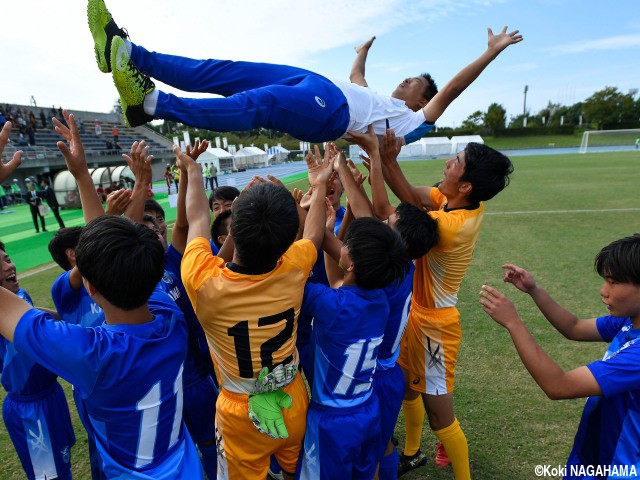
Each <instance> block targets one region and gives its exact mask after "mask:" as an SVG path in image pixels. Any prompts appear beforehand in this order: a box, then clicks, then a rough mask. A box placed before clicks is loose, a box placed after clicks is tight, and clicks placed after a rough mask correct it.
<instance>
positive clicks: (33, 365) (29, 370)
mask: <svg viewBox="0 0 640 480" xmlns="http://www.w3.org/2000/svg"><path fill="white" fill-rule="evenodd" d="M17 295H18V297H20V298H21V299H23V300H24V301H25V302H27V303H28V304H29V305H32V306H33V301H32V300H31V297H30V296H29V294H28V293H27V292H26V291H25V290H23V289H22V288H21V289H20V290H19V291H18V293H17ZM0 345H2V347H1V348H0V350H1V351H2V354H3V355H2V364H3V365H2V378H1V381H2V386H3V387H4V389H5V390H6V391H7V393H10V394H12V395H14V396H20V397H29V396H32V395H38V394H40V393H42V392H44V391H47V390H49V389H50V388H52V387H53V386H54V384H55V383H56V379H57V378H58V375H56V374H55V373H52V372H50V371H49V370H47V369H46V368H44V367H43V366H42V365H39V364H38V363H37V362H36V361H35V360H34V359H33V357H30V356H29V355H24V354H22V353H19V350H17V349H16V348H15V346H14V344H13V343H11V342H9V341H8V340H6V339H5V338H4V337H1V336H0Z"/></svg>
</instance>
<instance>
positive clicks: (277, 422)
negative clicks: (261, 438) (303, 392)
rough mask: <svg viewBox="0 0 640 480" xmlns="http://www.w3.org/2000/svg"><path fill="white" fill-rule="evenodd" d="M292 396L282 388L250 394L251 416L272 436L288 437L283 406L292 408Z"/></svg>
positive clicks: (265, 432)
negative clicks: (283, 416)
mask: <svg viewBox="0 0 640 480" xmlns="http://www.w3.org/2000/svg"><path fill="white" fill-rule="evenodd" d="M292 403H293V402H292V400H291V397H290V396H289V395H288V394H287V393H285V392H283V391H282V390H275V391H273V392H267V393H258V394H256V395H249V418H250V419H251V421H252V422H253V424H254V425H255V427H256V428H257V429H258V431H260V433H264V434H265V435H268V436H269V437H271V438H274V439H277V438H288V437H289V432H287V427H286V426H285V424H284V418H282V410H281V409H282V408H291V404H292Z"/></svg>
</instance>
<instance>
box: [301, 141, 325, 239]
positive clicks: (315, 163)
mask: <svg viewBox="0 0 640 480" xmlns="http://www.w3.org/2000/svg"><path fill="white" fill-rule="evenodd" d="M307 167H308V168H309V173H308V176H309V184H310V185H311V189H312V193H311V203H310V206H309V213H308V214H307V218H306V219H305V222H304V231H303V234H302V238H308V239H309V240H311V241H312V242H313V244H314V245H315V247H316V248H320V245H322V240H323V239H324V230H325V220H326V218H325V200H324V199H325V197H326V196H327V182H328V181H329V177H330V176H331V162H330V161H329V154H328V150H327V151H325V156H324V159H322V157H321V156H320V149H319V148H318V147H317V146H316V147H315V156H314V155H313V154H312V153H311V152H309V154H308V155H307Z"/></svg>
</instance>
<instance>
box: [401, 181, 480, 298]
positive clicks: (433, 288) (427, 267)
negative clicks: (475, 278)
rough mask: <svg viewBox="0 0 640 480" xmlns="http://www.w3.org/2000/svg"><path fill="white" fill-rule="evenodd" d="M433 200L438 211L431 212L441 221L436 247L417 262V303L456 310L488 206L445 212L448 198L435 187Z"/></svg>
mask: <svg viewBox="0 0 640 480" xmlns="http://www.w3.org/2000/svg"><path fill="white" fill-rule="evenodd" d="M429 199H430V200H431V203H432V205H433V206H434V207H436V208H437V210H433V211H431V212H429V215H431V216H432V217H433V218H434V219H436V220H437V221H438V235H439V236H440V238H439V240H438V243H437V245H435V246H434V247H433V248H432V249H431V250H430V251H429V252H428V253H427V254H426V255H424V256H423V257H421V258H419V259H418V260H416V271H415V274H414V276H413V301H414V302H416V303H418V305H421V306H422V307H425V308H445V307H455V306H456V303H457V302H458V290H459V289H460V284H461V283H462V279H463V278H464V274H465V273H466V271H467V268H468V267H469V263H471V257H472V256H473V249H474V248H475V245H476V241H477V239H478V235H479V233H480V226H481V224H482V218H483V214H484V205H483V204H482V203H480V206H479V207H478V208H475V209H473V210H468V209H463V208H461V209H456V210H450V211H447V210H445V208H444V207H445V204H446V202H447V198H446V197H445V196H444V195H443V194H442V193H441V192H440V190H438V189H437V188H432V189H431V190H430V193H429Z"/></svg>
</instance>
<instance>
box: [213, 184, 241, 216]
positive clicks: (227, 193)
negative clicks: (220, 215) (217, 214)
mask: <svg viewBox="0 0 640 480" xmlns="http://www.w3.org/2000/svg"><path fill="white" fill-rule="evenodd" d="M239 195H240V190H238V189H237V188H236V187H232V186H229V185H223V186H221V187H218V188H216V189H214V190H213V191H212V192H211V194H210V195H209V210H211V211H212V212H213V202H214V201H215V200H218V201H220V200H222V201H231V202H233V200H234V199H235V198H236V197H237V196H239Z"/></svg>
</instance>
